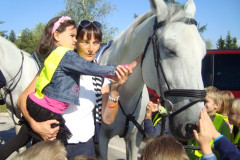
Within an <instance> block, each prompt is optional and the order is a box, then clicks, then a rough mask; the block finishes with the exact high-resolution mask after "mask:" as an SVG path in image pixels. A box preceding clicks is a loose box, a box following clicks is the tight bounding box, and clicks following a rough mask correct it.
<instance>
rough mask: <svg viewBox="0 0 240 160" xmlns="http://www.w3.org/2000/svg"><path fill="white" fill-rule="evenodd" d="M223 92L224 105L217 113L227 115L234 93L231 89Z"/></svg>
mask: <svg viewBox="0 0 240 160" xmlns="http://www.w3.org/2000/svg"><path fill="white" fill-rule="evenodd" d="M221 92H222V101H223V103H222V106H221V107H220V108H219V110H218V111H217V113H219V114H222V115H224V116H226V115H227V114H228V112H229V110H230V107H231V106H232V101H233V99H234V95H233V94H232V92H231V91H221Z"/></svg>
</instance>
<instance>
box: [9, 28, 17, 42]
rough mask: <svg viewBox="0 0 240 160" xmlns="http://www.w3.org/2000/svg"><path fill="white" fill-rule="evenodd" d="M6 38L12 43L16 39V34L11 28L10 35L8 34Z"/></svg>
mask: <svg viewBox="0 0 240 160" xmlns="http://www.w3.org/2000/svg"><path fill="white" fill-rule="evenodd" d="M8 39H9V41H11V42H13V43H14V42H15V41H16V39H17V38H16V34H15V32H14V31H13V30H11V32H10V35H9V36H8Z"/></svg>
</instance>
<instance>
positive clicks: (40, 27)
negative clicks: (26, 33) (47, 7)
mask: <svg viewBox="0 0 240 160" xmlns="http://www.w3.org/2000/svg"><path fill="white" fill-rule="evenodd" d="M45 26H46V24H43V23H38V24H37V25H36V26H35V27H34V28H33V29H32V31H31V32H32V37H33V42H32V43H33V46H34V48H37V47H38V44H39V41H40V39H41V36H42V34H43V31H44V29H45Z"/></svg>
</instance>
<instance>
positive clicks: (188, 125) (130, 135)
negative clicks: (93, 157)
mask: <svg viewBox="0 0 240 160" xmlns="http://www.w3.org/2000/svg"><path fill="white" fill-rule="evenodd" d="M150 3H151V8H152V10H151V11H150V12H148V13H146V14H144V15H142V16H139V17H138V18H137V19H136V20H135V21H134V22H133V23H132V24H131V25H130V26H129V27H128V28H127V29H126V30H125V31H123V32H122V33H121V34H120V35H119V36H118V37H116V38H115V39H114V41H113V44H112V46H111V47H110V48H109V49H108V50H107V51H106V52H105V53H104V54H103V56H102V59H101V64H126V63H129V62H131V61H132V60H134V59H135V58H136V57H138V56H139V55H140V53H141V52H143V51H144V50H145V51H146V52H144V56H143V57H144V58H143V62H142V66H140V65H139V66H138V67H137V68H136V69H135V70H134V72H133V74H132V75H131V76H130V77H129V79H128V81H127V82H126V83H125V84H123V85H122V86H121V88H120V103H121V106H122V108H123V111H122V109H119V113H118V115H117V117H116V119H115V121H114V123H113V124H112V125H110V126H108V125H105V124H102V127H101V131H100V144H99V146H100V154H101V157H102V158H103V159H107V147H108V143H109V140H110V139H111V138H112V137H113V136H115V135H122V134H123V133H124V132H126V131H124V129H125V124H126V119H127V118H126V116H125V115H128V114H130V115H131V114H132V116H130V117H128V118H129V119H132V117H133V116H134V117H135V119H136V120H137V122H138V123H139V124H142V122H143V119H144V115H145V110H146V105H147V103H148V100H149V99H148V94H147V90H146V86H145V84H146V85H147V86H149V87H150V88H153V89H155V90H156V91H157V93H158V95H161V97H162V99H163V101H164V106H165V107H167V110H168V116H169V119H170V129H171V132H172V133H173V135H176V136H178V137H180V138H184V139H188V138H190V137H192V133H191V131H192V129H193V127H194V126H195V125H194V124H195V123H196V122H197V121H198V119H199V113H200V110H201V108H202V107H203V106H204V104H203V102H202V101H203V99H204V96H205V92H204V91H203V89H204V88H203V82H202V76H201V61H202V58H203V57H204V55H205V53H206V48H205V43H204V41H203V40H202V38H201V36H200V34H199V32H198V29H197V26H196V21H195V20H194V19H193V17H194V14H195V4H194V2H193V0H188V2H187V3H186V4H185V8H184V10H181V9H180V8H178V7H176V6H173V5H166V4H165V2H164V1H163V0H150ZM148 37H150V38H149V41H148ZM183 106H184V107H183ZM142 137H143V136H142V134H141V133H140V132H139V131H138V129H137V128H136V127H135V126H134V125H133V123H131V122H130V123H129V128H128V130H127V134H126V135H125V136H124V140H125V142H126V151H127V155H126V156H127V159H137V153H138V149H139V146H140V143H141V141H142Z"/></svg>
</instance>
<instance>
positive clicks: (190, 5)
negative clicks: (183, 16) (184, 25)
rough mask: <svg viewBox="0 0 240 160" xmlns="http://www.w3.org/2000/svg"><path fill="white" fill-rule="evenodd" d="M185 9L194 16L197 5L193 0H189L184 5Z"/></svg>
mask: <svg viewBox="0 0 240 160" xmlns="http://www.w3.org/2000/svg"><path fill="white" fill-rule="evenodd" d="M184 10H185V12H186V13H187V14H188V15H189V16H190V17H191V18H193V17H194V15H195V12H196V6H195V4H194V2H193V0H188V1H187V2H186V4H185V6H184Z"/></svg>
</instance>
